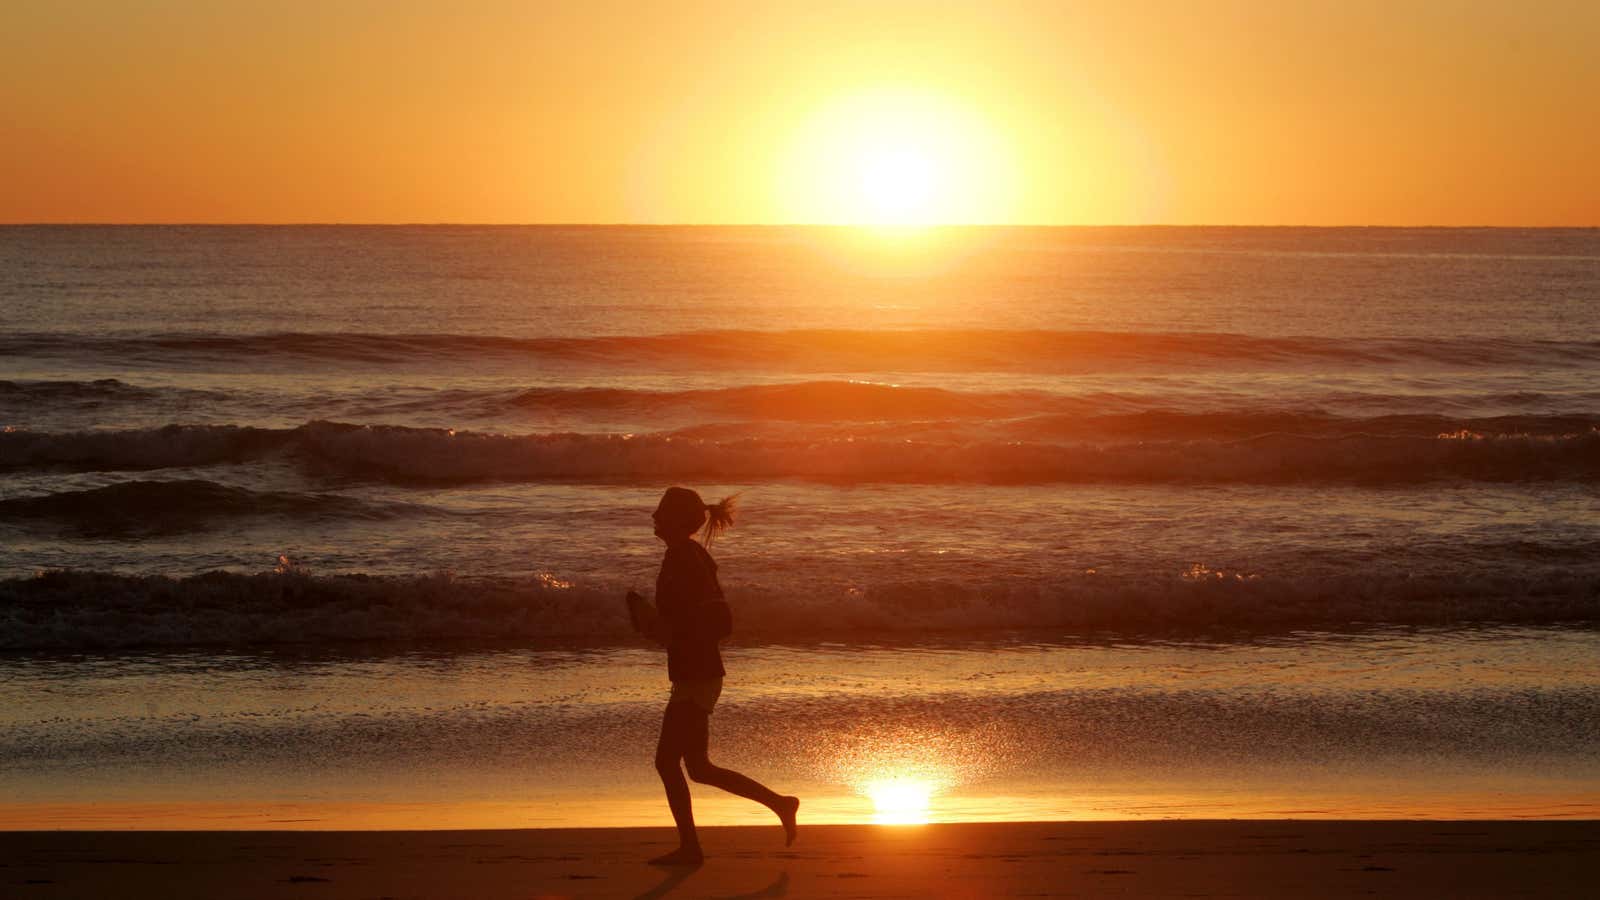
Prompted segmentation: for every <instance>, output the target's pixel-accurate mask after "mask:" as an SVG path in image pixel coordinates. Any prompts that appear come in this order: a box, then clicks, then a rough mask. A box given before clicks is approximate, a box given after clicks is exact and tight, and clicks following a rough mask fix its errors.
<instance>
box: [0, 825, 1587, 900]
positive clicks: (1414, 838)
mask: <svg viewBox="0 0 1600 900" xmlns="http://www.w3.org/2000/svg"><path fill="white" fill-rule="evenodd" d="M703 840H704V843H705V844H706V848H707V851H708V853H710V854H711V858H710V859H708V860H707V862H706V864H705V865H704V866H702V867H700V868H698V869H693V870H680V871H667V870H661V869H655V868H651V867H649V866H646V865H644V864H643V863H642V862H641V861H642V860H643V859H645V858H646V857H648V856H651V855H653V854H655V853H659V852H661V851H662V850H664V849H667V848H668V847H670V846H671V842H672V834H671V832H669V831H668V830H666V829H597V830H577V829H574V830H528V831H411V832H405V831H391V832H310V831H300V832H295V831H279V832H7V833H0V896H5V897H19V898H31V897H39V898H46V897H74V898H85V897H135V898H142V897H149V898H189V897H194V898H202V897H203V898H221V897H227V898H230V900H249V898H258V897H263V898H264V897H274V898H276V897H292V898H293V897H315V898H328V900H334V898H337V900H358V898H359V900H378V898H393V900H404V898H457V897H459V898H482V900H490V898H519V900H526V898H532V897H646V898H649V897H667V896H671V897H683V898H689V897H715V898H723V900H731V898H739V897H746V898H751V897H997V896H1035V897H1044V896H1048V897H1103V896H1121V897H1353V896H1368V895H1373V894H1377V895H1380V896H1395V897H1441V898H1445V897H1449V898H1459V897H1505V896H1513V895H1515V896H1523V897H1575V896H1582V895H1584V894H1585V892H1587V891H1591V890H1593V889H1594V886H1595V884H1596V883H1597V882H1600V822H1478V821H1470V822H1432V821H1430V822H1393V821H1389V822H1326V821H1228V822H1197V821H1171V822H1093V823H1075V822H1051V823H1019V824H981V825H930V826H922V827H902V828H893V827H877V826H854V825H833V826H814V827H811V828H805V829H803V831H802V834H801V839H800V841H799V842H798V843H797V844H796V845H795V847H794V848H793V849H791V850H787V851H786V850H784V849H783V847H782V845H781V843H780V840H781V838H780V835H779V832H778V830H777V829H776V828H707V829H704V838H703Z"/></svg>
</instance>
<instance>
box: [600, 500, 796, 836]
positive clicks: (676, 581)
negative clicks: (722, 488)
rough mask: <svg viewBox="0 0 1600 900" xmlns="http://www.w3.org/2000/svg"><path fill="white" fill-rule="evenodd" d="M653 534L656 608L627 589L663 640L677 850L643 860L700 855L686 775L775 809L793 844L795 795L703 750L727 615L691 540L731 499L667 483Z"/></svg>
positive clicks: (664, 739)
mask: <svg viewBox="0 0 1600 900" xmlns="http://www.w3.org/2000/svg"><path fill="white" fill-rule="evenodd" d="M651 518H653V519H654V520H655V532H656V537H658V538H660V539H661V540H662V541H664V542H666V545H667V554H666V556H665V557H663V558H662V560H661V572H660V574H658V575H657V576H656V602H655V608H654V609H651V607H650V605H649V604H648V603H646V602H645V601H644V598H642V597H640V596H639V595H638V594H635V593H632V592H630V593H629V594H628V610H629V613H630V614H631V616H632V618H633V625H634V627H635V628H636V629H638V630H639V631H640V632H642V633H644V634H645V635H646V636H648V637H650V638H652V639H654V640H656V641H658V642H660V643H662V644H665V645H666V648H667V677H668V678H670V679H671V680H672V696H671V697H670V698H669V699H668V700H667V712H666V716H665V717H664V718H663V719H662V721H661V739H660V741H659V742H658V743H657V744H656V771H657V772H659V773H660V774H661V783H662V784H663V785H664V786H665V787H666V789H667V805H668V806H670V807H671V808H672V819H673V821H674V822H676V823H677V825H678V849H676V850H674V851H672V852H671V853H668V854H666V855H664V856H658V857H656V858H655V859H652V860H650V862H651V863H652V864H654V865H662V866H673V865H694V864H696V863H698V862H700V861H701V860H702V859H704V858H705V855H704V854H703V853H702V852H701V850H700V837H699V835H698V834H696V832H695V827H694V808H693V807H692V806H691V805H690V801H689V783H688V782H686V781H684V778H683V769H682V768H679V763H680V762H681V763H682V765H683V768H687V769H688V770H689V777H690V778H693V779H694V780H695V781H698V782H700V783H701V784H709V785H713V786H715V787H719V788H722V789H723V790H725V791H727V792H728V793H730V794H738V795H739V796H741V797H748V798H750V799H751V800H754V801H756V802H757V803H760V804H761V805H762V806H765V807H766V808H768V809H770V810H772V811H773V812H774V813H776V814H777V816H778V819H779V821H781V822H782V823H783V830H784V837H785V842H786V844H792V843H794V833H795V813H796V812H797V811H798V810H799V809H800V800H799V799H798V798H796V797H786V796H781V795H779V794H777V793H774V792H773V791H771V790H769V789H768V788H766V787H765V786H763V785H761V784H760V783H758V782H756V781H754V780H753V779H750V778H747V777H745V776H743V775H740V774H739V773H738V772H734V771H732V770H730V769H723V768H719V767H718V766H715V765H713V764H712V763H711V760H710V759H709V758H708V757H707V755H706V745H707V742H708V740H709V733H710V732H709V726H710V719H711V710H712V707H714V706H716V703H717V697H718V696H719V695H721V693H722V676H723V675H724V674H726V673H725V672H724V670H723V668H722V652H721V650H720V649H719V648H718V646H717V645H718V644H719V643H720V642H721V640H722V639H723V638H725V637H727V636H728V634H729V633H730V632H732V630H733V616H732V614H731V613H730V612H729V610H728V604H727V603H725V602H724V601H723V599H722V587H721V585H719V584H718V583H717V564H716V561H714V560H713V559H712V558H711V554H709V553H707V552H706V549H705V547H702V546H701V545H700V544H699V543H697V542H696V541H695V539H694V534H695V532H697V531H699V530H700V529H701V528H702V526H703V527H704V528H705V542H706V543H707V544H710V543H711V542H712V540H713V539H714V538H715V537H716V536H717V535H718V534H721V533H722V531H723V530H724V529H726V528H727V527H728V526H729V525H732V524H733V498H732V497H724V498H723V500H722V502H720V503H717V504H715V505H712V506H707V505H706V504H705V503H704V502H702V501H701V499H700V495H699V494H697V493H695V492H694V491H691V490H689V489H688V488H681V487H674V488H668V489H667V492H666V493H665V494H663V495H662V497H661V503H660V504H659V505H658V506H657V507H656V511H655V513H654V515H652V516H651Z"/></svg>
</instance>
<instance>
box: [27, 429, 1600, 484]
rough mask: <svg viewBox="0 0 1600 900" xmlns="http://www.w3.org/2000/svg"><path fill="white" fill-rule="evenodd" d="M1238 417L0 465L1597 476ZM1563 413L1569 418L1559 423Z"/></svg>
mask: <svg viewBox="0 0 1600 900" xmlns="http://www.w3.org/2000/svg"><path fill="white" fill-rule="evenodd" d="M1230 421H1231V425H1230V424H1227V422H1230ZM1496 422H1498V424H1499V426H1500V427H1501V428H1504V427H1505V426H1506V423H1505V422H1502V421H1500V420H1496ZM1189 424H1190V426H1194V423H1189ZM1238 424H1239V423H1238V422H1237V421H1234V420H1226V421H1225V423H1224V425H1225V427H1223V428H1222V429H1221V430H1212V431H1210V432H1206V431H1204V430H1203V429H1200V428H1198V427H1191V428H1189V429H1188V430H1183V429H1173V430H1170V431H1167V430H1163V429H1160V428H1157V429H1153V430H1147V429H1142V428H1141V429H1133V430H1131V433H1125V434H1106V433H1100V434H1088V435H1082V437H1083V438H1084V439H1082V440H1064V439H1063V440H1046V439H1040V435H1038V434H1032V435H1029V436H1028V439H1010V440H1008V439H1005V438H1004V437H999V438H996V437H994V436H985V437H981V438H970V437H969V436H968V435H966V434H965V433H964V432H963V431H961V430H959V429H957V430H955V431H953V432H952V431H948V430H941V431H938V432H937V433H915V432H911V433H893V432H891V433H887V434H884V433H875V432H871V431H868V432H866V433H864V434H862V435H857V434H855V433H853V432H851V431H849V430H840V429H837V428H834V427H829V428H824V429H818V430H812V431H801V432H797V433H789V434H776V435H774V434H768V433H765V432H763V431H762V430H759V429H757V430H755V431H744V430H740V429H731V430H723V431H721V432H720V433H715V434H708V433H705V431H704V429H697V430H695V431H691V432H688V433H681V434H670V433H668V434H650V435H625V434H578V433H549V434H531V435H505V434H486V433H474V432H457V431H452V430H448V429H428V428H405V427H400V426H361V425H345V424H339V423H332V422H313V423H310V424H307V425H303V426H300V427H298V428H292V429H263V428H240V427H234V426H169V427H166V428H157V429H136V430H130V431H104V432H100V431H95V432H72V433H35V432H25V431H10V432H4V433H0V470H7V469H9V470H21V469H50V468H58V469H79V470H145V469H160V468H169V467H194V466H209V465H220V464H230V463H240V462H247V461H253V460H257V459H260V458H262V457H264V456H267V455H271V454H280V455H282V456H284V457H285V458H287V459H291V460H294V461H296V462H298V463H299V464H300V465H302V466H305V467H308V468H314V469H318V470H328V471H334V472H337V473H339V474H342V475H345V476H348V477H356V478H365V479H372V480H379V481H397V482H439V483H469V482H483V481H563V480H566V481H571V480H578V481H662V480H673V479H693V478H696V477H701V476H715V477H716V478H718V479H720V480H723V481H738V480H756V479H771V478H804V479H821V480H834V481H842V482H914V483H942V482H973V483H997V484H1027V483H1046V482H1085V483H1092V482H1176V483H1183V482H1244V483H1250V482H1263V483H1294V482H1304V483H1320V482H1367V483H1411V482H1425V481H1432V480H1440V479H1466V480H1480V481H1530V480H1552V479H1556V480H1579V481H1593V480H1600V428H1596V427H1594V426H1592V425H1590V426H1589V427H1587V428H1583V425H1584V423H1583V422H1572V421H1568V420H1566V419H1560V418H1558V419H1556V420H1553V421H1550V422H1546V423H1544V424H1546V425H1551V426H1554V427H1553V428H1552V430H1550V431H1548V432H1547V433H1528V432H1526V431H1520V430H1512V431H1505V430H1499V431H1496V430H1477V429H1476V428H1473V427H1459V426H1458V427H1456V428H1455V429H1454V430H1451V431H1447V432H1437V433H1431V434H1430V433H1427V432H1426V431H1425V430H1424V431H1419V430H1417V429H1416V428H1415V427H1414V424H1415V423H1413V427H1412V429H1411V430H1410V431H1400V432H1398V433H1382V432H1378V433H1374V432H1372V431H1368V430H1363V429H1361V428H1359V427H1355V428H1353V427H1349V426H1348V425H1341V426H1340V427H1337V428H1333V429H1322V430H1320V431H1306V432H1301V431H1271V432H1266V433H1254V429H1240V428H1239V427H1238ZM1433 424H1438V423H1433ZM1476 424H1478V425H1483V424H1484V423H1481V422H1480V423H1476ZM1510 424H1511V425H1513V426H1515V425H1518V424H1520V425H1527V424H1529V422H1528V421H1526V420H1512V421H1511V423H1510ZM1535 424H1537V423H1535ZM1061 427H1063V428H1065V429H1067V430H1070V427H1071V426H1070V423H1069V424H1067V425H1063V426H1061ZM1567 427H1573V428H1574V430H1571V431H1567V430H1564V429H1565V428H1567ZM1579 428H1581V429H1582V430H1577V429H1579ZM1242 434H1247V435H1249V436H1241V435H1242Z"/></svg>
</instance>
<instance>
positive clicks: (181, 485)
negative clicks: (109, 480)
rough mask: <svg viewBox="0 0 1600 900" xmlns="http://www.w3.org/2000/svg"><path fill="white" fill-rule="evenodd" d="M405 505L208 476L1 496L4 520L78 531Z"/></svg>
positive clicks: (396, 509)
mask: <svg viewBox="0 0 1600 900" xmlns="http://www.w3.org/2000/svg"><path fill="white" fill-rule="evenodd" d="M401 512H402V505H401V504H397V503H388V504H379V503H373V502H371V501H366V500H359V499H356V498H353V497H345V496H340V495H337V494H326V493H298V492H293V491H252V490H247V489H245V488H241V487H234V486H231V485H225V484H218V483H216V482H213V481H206V480H203V479H181V480H173V481H128V482H123V483H120V484H112V485H106V486H104V487H96V488H88V489H84V490H76V491H61V492H58V493H53V494H45V495H43V496H37V497H13V498H10V499H6V500H0V519H6V520H12V521H30V520H31V521H34V522H45V523H50V524H58V525H64V526H68V527H71V528H75V529H76V530H79V531H88V532H106V533H123V532H129V531H149V532H166V531H183V530H188V529H190V528H201V527H208V526H209V525H211V524H212V520H214V519H217V518H232V517H242V516H284V517H292V518H294V519H295V520H296V521H297V522H305V521H309V520H313V519H317V518H335V517H336V518H365V519H380V518H388V517H391V516H394V515H399V514H400V513H401Z"/></svg>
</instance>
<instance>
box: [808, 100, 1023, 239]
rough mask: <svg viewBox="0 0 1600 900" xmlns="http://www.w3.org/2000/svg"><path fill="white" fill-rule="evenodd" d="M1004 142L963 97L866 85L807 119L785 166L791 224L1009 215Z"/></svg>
mask: <svg viewBox="0 0 1600 900" xmlns="http://www.w3.org/2000/svg"><path fill="white" fill-rule="evenodd" d="M1005 149H1006V148H1005V146H1004V143H1003V142H1002V141H1001V140H1000V138H999V135H998V133H997V132H996V131H995V129H994V128H993V127H992V126H990V125H989V124H988V123H987V122H986V121H984V119H983V117H982V116H981V115H979V114H978V113H977V112H976V111H974V110H973V109H972V108H970V107H968V106H966V105H964V104H962V103H961V102H959V101H958V100H957V98H955V97H952V96H947V95H941V94H938V93H934V92H930V91H919V90H912V89H903V88H896V89H887V88H885V89H876V90H865V91H861V92H858V93H854V94H847V95H843V96H840V97H837V98H834V99H833V100H832V101H831V102H830V103H827V104H824V105H823V106H821V107H820V108H819V109H817V110H815V111H814V112H813V113H812V114H811V115H810V116H809V117H801V125H800V126H799V127H798V131H797V133H796V135H795V136H794V137H793V139H792V140H791V141H790V149H789V153H788V155H787V157H786V158H785V159H784V161H783V164H782V171H781V172H780V175H779V179H778V184H779V190H780V197H779V202H780V205H781V206H782V208H783V209H784V210H785V216H786V218H788V220H789V221H793V222H802V223H818V224H842V225H872V226H894V227H905V226H923V225H941V224H983V223H995V222H1004V221H1007V220H1008V217H1009V211H1010V207H1011V205H1012V200H1013V197H1012V194H1013V191H1012V186H1011V173H1012V170H1013V169H1014V166H1013V165H1011V164H1010V163H1009V161H1008V159H1007V154H1006V152H1005Z"/></svg>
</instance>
